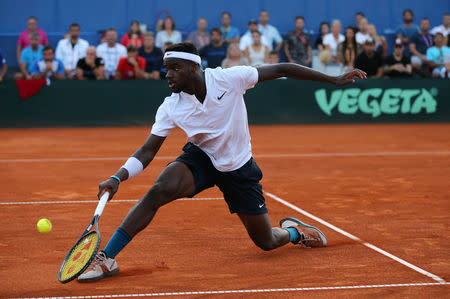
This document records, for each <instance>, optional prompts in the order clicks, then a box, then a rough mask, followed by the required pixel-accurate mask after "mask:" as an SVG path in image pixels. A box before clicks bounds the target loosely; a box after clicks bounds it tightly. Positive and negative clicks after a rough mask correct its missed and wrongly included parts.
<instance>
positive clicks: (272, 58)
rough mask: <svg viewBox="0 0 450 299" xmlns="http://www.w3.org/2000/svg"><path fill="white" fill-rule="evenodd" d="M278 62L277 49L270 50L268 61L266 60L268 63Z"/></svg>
mask: <svg viewBox="0 0 450 299" xmlns="http://www.w3.org/2000/svg"><path fill="white" fill-rule="evenodd" d="M279 62H280V56H279V55H278V52H277V51H275V50H274V51H271V52H270V53H269V61H268V62H267V63H268V64H276V63H279Z"/></svg>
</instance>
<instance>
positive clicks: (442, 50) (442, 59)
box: [427, 32, 450, 77]
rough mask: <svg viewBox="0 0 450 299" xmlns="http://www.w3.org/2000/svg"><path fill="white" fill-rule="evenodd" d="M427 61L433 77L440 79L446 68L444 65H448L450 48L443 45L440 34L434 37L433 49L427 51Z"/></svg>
mask: <svg viewBox="0 0 450 299" xmlns="http://www.w3.org/2000/svg"><path fill="white" fill-rule="evenodd" d="M427 60H429V61H430V64H431V68H432V69H433V71H432V76H433V77H440V76H441V72H442V71H443V70H444V69H445V68H446V67H445V64H446V63H450V48H449V47H447V46H445V45H444V35H443V34H442V33H441V32H437V33H436V35H435V36H434V47H431V48H429V49H428V50H427Z"/></svg>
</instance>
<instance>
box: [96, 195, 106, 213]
mask: <svg viewBox="0 0 450 299" xmlns="http://www.w3.org/2000/svg"><path fill="white" fill-rule="evenodd" d="M108 198H109V192H105V193H103V195H102V197H100V202H99V203H98V205H97V209H95V214H94V216H97V215H98V216H100V215H101V214H102V213H103V209H104V208H105V205H106V203H107V202H108Z"/></svg>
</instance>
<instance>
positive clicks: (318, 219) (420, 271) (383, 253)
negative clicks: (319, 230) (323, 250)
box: [264, 192, 445, 283]
mask: <svg viewBox="0 0 450 299" xmlns="http://www.w3.org/2000/svg"><path fill="white" fill-rule="evenodd" d="M264 193H265V194H266V195H267V196H269V197H270V198H272V199H274V200H276V201H278V202H279V203H281V204H283V205H285V206H287V207H289V208H291V209H293V210H295V211H297V212H299V213H301V214H303V215H305V216H306V217H309V218H311V219H313V220H315V221H317V222H319V223H321V224H323V225H325V226H327V227H329V228H331V229H332V230H334V231H336V232H338V233H340V234H342V235H344V236H346V237H348V238H350V239H352V240H355V241H357V242H359V243H361V244H362V245H364V246H366V247H368V248H370V249H372V250H375V251H376V252H378V253H381V254H382V255H384V256H387V257H388V258H390V259H393V260H394V261H396V262H399V263H401V264H403V265H405V266H406V267H408V268H411V269H413V270H415V271H417V272H419V273H420V274H423V275H426V276H428V277H430V278H432V279H434V280H436V281H438V282H440V283H444V282H445V280H443V279H442V278H440V277H439V276H437V275H434V274H432V273H430V272H428V271H425V270H423V269H421V268H419V267H417V266H414V265H413V264H411V263H408V262H407V261H405V260H403V259H401V258H399V257H397V256H395V255H393V254H390V253H389V252H386V251H384V250H383V249H380V248H378V247H377V246H375V245H373V244H370V243H368V242H365V241H363V240H361V239H360V238H358V237H356V236H354V235H352V234H350V233H348V232H346V231H344V230H342V229H340V228H338V227H336V226H334V225H333V224H331V223H329V222H326V221H325V220H323V219H321V218H319V217H316V216H314V215H312V214H310V213H308V212H306V211H305V210H302V209H300V208H299V207H297V206H295V205H293V204H291V203H289V202H287V201H285V200H283V199H281V198H279V197H278V196H276V195H274V194H272V193H269V192H264Z"/></svg>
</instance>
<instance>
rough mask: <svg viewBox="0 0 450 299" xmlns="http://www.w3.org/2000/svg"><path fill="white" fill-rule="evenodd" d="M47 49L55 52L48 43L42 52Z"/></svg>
mask: <svg viewBox="0 0 450 299" xmlns="http://www.w3.org/2000/svg"><path fill="white" fill-rule="evenodd" d="M48 50H52V52H53V53H55V50H54V49H53V47H52V46H48V45H47V46H45V47H44V49H42V53H44V52H45V51H48Z"/></svg>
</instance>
